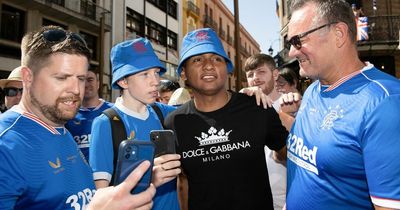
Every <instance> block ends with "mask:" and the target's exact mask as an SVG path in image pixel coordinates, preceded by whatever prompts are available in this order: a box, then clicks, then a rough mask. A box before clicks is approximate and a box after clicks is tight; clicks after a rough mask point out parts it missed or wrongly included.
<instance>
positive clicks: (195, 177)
mask: <svg viewBox="0 0 400 210" xmlns="http://www.w3.org/2000/svg"><path fill="white" fill-rule="evenodd" d="M165 125H166V127H167V128H171V129H173V130H174V131H175V133H176V135H177V139H178V146H177V151H178V153H179V154H180V155H181V157H182V159H181V161H182V168H183V171H184V173H185V174H186V175H187V177H188V183H189V209H190V210H196V209H199V210H205V209H207V210H210V209H219V210H220V209H230V210H232V209H241V210H242V209H273V205H272V195H271V189H270V185H269V181H268V178H267V176H266V173H267V167H266V162H265V155H264V146H265V145H267V146H268V147H269V148H270V149H272V150H279V149H281V148H283V147H284V146H285V145H286V141H285V140H286V137H287V135H288V133H287V131H286V129H285V128H284V127H283V126H282V124H281V121H280V120H279V116H278V114H277V113H276V111H275V110H274V109H273V108H268V109H264V108H262V107H261V106H257V104H256V100H255V97H249V96H247V95H244V94H237V93H233V94H232V98H231V100H230V101H229V103H228V104H227V105H225V106H224V107H222V108H221V109H219V110H216V111H213V112H199V111H198V110H196V108H195V106H194V103H193V101H190V102H188V103H186V104H184V105H182V106H181V107H179V108H178V109H177V110H175V111H174V112H172V113H171V114H170V115H168V117H167V118H166V120H165Z"/></svg>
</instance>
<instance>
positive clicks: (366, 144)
mask: <svg viewBox="0 0 400 210" xmlns="http://www.w3.org/2000/svg"><path fill="white" fill-rule="evenodd" d="M399 105H400V95H395V96H389V97H387V98H385V99H384V100H383V101H382V102H381V103H380V104H379V105H378V106H377V107H376V109H375V110H374V111H373V112H372V113H371V114H370V116H369V117H368V118H367V119H366V126H365V128H364V132H363V135H362V140H361V141H362V142H361V145H362V149H363V156H364V164H365V171H366V175H367V182H368V187H369V192H370V195H371V200H372V202H373V203H374V204H375V205H379V206H383V207H389V208H395V209H400V187H399V186H400V175H399V174H400V155H399V151H400V108H399Z"/></svg>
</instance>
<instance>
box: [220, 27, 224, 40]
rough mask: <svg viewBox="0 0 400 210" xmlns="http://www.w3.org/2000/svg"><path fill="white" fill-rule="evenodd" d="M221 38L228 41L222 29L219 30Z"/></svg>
mask: <svg viewBox="0 0 400 210" xmlns="http://www.w3.org/2000/svg"><path fill="white" fill-rule="evenodd" d="M219 37H220V38H221V39H223V40H225V39H226V35H225V31H224V29H222V28H221V27H220V28H219Z"/></svg>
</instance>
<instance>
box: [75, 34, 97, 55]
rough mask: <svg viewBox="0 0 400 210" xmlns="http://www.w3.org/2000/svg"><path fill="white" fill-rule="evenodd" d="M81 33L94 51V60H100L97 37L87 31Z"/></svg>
mask: <svg viewBox="0 0 400 210" xmlns="http://www.w3.org/2000/svg"><path fill="white" fill-rule="evenodd" d="M79 34H80V35H81V36H82V37H83V39H85V41H86V44H87V46H88V48H89V49H90V52H91V53H92V60H94V61H98V60H99V59H98V56H99V55H98V50H97V37H96V36H93V35H91V34H88V33H85V32H80V33H79Z"/></svg>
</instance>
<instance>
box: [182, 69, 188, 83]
mask: <svg viewBox="0 0 400 210" xmlns="http://www.w3.org/2000/svg"><path fill="white" fill-rule="evenodd" d="M181 80H183V81H186V80H187V77H186V73H185V67H182V72H181Z"/></svg>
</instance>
